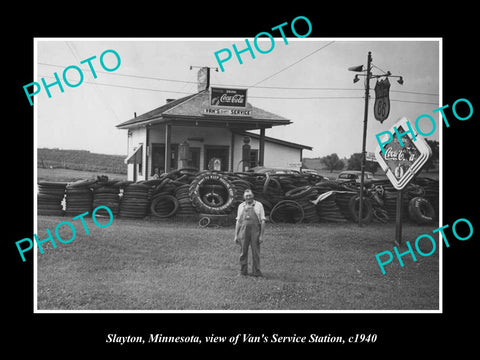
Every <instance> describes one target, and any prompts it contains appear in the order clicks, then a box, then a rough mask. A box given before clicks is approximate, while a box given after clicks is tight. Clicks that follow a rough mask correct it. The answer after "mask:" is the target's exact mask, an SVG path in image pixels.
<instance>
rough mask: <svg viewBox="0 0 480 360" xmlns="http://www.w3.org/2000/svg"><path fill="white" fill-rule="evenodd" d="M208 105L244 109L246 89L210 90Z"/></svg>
mask: <svg viewBox="0 0 480 360" xmlns="http://www.w3.org/2000/svg"><path fill="white" fill-rule="evenodd" d="M210 105H213V106H235V107H245V106H246V105H247V89H225V88H215V87H212V88H211V97H210Z"/></svg>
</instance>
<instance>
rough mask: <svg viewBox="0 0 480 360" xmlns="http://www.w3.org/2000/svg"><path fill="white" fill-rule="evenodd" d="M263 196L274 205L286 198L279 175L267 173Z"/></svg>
mask: <svg viewBox="0 0 480 360" xmlns="http://www.w3.org/2000/svg"><path fill="white" fill-rule="evenodd" d="M262 197H263V198H264V199H267V200H268V201H269V202H270V203H271V204H272V205H274V206H275V205H276V204H277V203H278V202H280V201H282V200H285V192H284V190H283V188H282V184H281V183H280V181H279V180H278V176H272V175H269V174H267V176H266V177H265V181H264V183H263V191H262Z"/></svg>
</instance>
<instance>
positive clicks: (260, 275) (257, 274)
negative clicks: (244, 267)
mask: <svg viewBox="0 0 480 360" xmlns="http://www.w3.org/2000/svg"><path fill="white" fill-rule="evenodd" d="M253 276H255V277H263V274H262V273H261V272H260V271H259V272H257V273H255V274H253Z"/></svg>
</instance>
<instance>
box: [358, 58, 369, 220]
mask: <svg viewBox="0 0 480 360" xmlns="http://www.w3.org/2000/svg"><path fill="white" fill-rule="evenodd" d="M371 63H372V53H371V52H370V51H369V52H368V57H367V75H366V77H367V78H366V79H365V111H364V116H363V141H362V161H361V163H360V171H361V175H360V202H359V207H360V208H359V209H358V224H359V225H360V226H361V225H362V217H363V185H364V183H365V157H366V142H367V123H368V100H369V97H370V77H371V76H372V72H371Z"/></svg>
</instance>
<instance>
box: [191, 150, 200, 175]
mask: <svg viewBox="0 0 480 360" xmlns="http://www.w3.org/2000/svg"><path fill="white" fill-rule="evenodd" d="M190 155H191V158H190V163H189V166H190V167H193V168H195V169H199V170H200V148H199V147H191V148H190Z"/></svg>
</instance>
